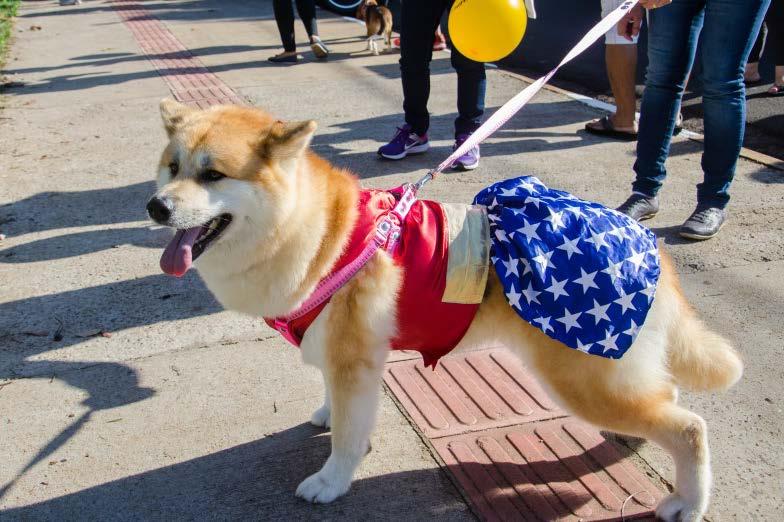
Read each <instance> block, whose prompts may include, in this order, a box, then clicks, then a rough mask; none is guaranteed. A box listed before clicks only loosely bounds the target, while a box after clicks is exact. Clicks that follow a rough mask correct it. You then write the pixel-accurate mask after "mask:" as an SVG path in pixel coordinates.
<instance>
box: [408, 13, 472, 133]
mask: <svg viewBox="0 0 784 522" xmlns="http://www.w3.org/2000/svg"><path fill="white" fill-rule="evenodd" d="M451 5H452V0H404V1H403V12H402V15H401V29H400V76H401V78H402V80H403V111H404V112H405V114H406V123H408V124H409V125H411V128H412V130H413V131H414V132H416V133H417V134H424V133H426V132H427V129H428V128H429V127H430V114H429V113H428V111H427V100H428V98H430V61H431V60H432V59H433V36H434V33H435V31H436V27H438V24H439V23H440V22H441V16H442V15H443V14H444V11H445V10H446V9H448V8H449V7H451ZM452 67H454V68H455V71H457V113H458V116H457V119H456V120H455V137H457V135H459V134H470V133H472V132H474V131H475V130H476V129H477V128H478V127H479V125H480V124H481V121H482V114H484V111H485V89H486V85H487V80H486V79H485V64H483V63H479V62H475V61H473V60H469V59H468V58H466V57H465V56H463V55H462V54H460V52H459V51H458V50H457V49H455V48H452Z"/></svg>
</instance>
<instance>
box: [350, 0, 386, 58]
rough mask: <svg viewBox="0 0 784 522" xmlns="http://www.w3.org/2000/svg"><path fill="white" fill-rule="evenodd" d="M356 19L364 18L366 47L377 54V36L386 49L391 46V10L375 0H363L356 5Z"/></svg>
mask: <svg viewBox="0 0 784 522" xmlns="http://www.w3.org/2000/svg"><path fill="white" fill-rule="evenodd" d="M356 17H357V19H359V20H364V22H365V27H366V28H367V49H368V50H369V51H372V52H373V54H375V55H378V53H379V49H378V37H382V38H383V39H384V42H385V43H386V44H387V49H389V48H390V47H391V46H392V11H390V10H389V8H387V7H385V6H383V5H378V2H377V1H376V0H365V1H364V2H362V3H361V4H360V5H359V7H357V14H356Z"/></svg>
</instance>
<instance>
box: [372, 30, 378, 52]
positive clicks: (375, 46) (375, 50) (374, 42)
mask: <svg viewBox="0 0 784 522" xmlns="http://www.w3.org/2000/svg"><path fill="white" fill-rule="evenodd" d="M373 54H374V55H376V56H378V36H375V35H374V36H373Z"/></svg>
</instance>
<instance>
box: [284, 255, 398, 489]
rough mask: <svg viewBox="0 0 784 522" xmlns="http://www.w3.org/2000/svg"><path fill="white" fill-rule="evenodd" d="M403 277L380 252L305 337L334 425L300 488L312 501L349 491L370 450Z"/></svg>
mask: <svg viewBox="0 0 784 522" xmlns="http://www.w3.org/2000/svg"><path fill="white" fill-rule="evenodd" d="M400 280H401V273H400V269H399V268H398V267H397V266H396V265H395V263H394V262H393V261H392V260H391V259H390V258H389V257H387V256H386V255H378V256H376V257H375V258H374V259H373V260H371V261H370V262H369V263H368V264H367V265H365V267H364V268H363V269H362V272H361V273H360V274H358V275H357V276H355V277H354V278H353V279H352V280H351V281H350V282H349V283H348V284H347V285H346V286H344V287H343V288H342V289H341V290H340V291H339V292H338V293H336V294H335V295H334V296H333V297H332V300H331V301H330V303H329V305H327V307H326V308H325V309H324V311H322V312H321V315H320V316H319V318H318V319H316V321H315V322H314V323H313V324H312V325H311V327H310V330H309V332H308V334H307V335H306V337H305V339H304V340H303V344H302V352H303V358H304V357H305V356H306V355H307V356H308V360H309V361H310V362H309V364H316V365H317V366H319V367H320V368H322V369H323V372H324V377H325V380H326V381H327V387H328V389H329V403H330V424H331V426H332V453H331V454H330V456H329V458H328V459H327V462H326V463H325V464H324V467H322V468H321V470H320V471H319V472H318V473H315V474H313V475H311V476H310V477H308V478H306V479H305V480H304V481H303V482H302V483H301V484H300V485H299V487H298V488H297V496H299V497H302V498H304V499H306V500H308V501H310V502H321V503H326V502H332V501H333V500H335V499H336V498H337V497H339V496H340V495H342V494H344V493H346V492H347V491H348V489H349V487H351V479H352V478H353V476H354V471H355V470H356V469H357V466H359V463H360V462H361V461H362V458H363V457H364V456H365V455H366V454H367V452H368V450H369V449H370V433H371V431H372V430H373V426H374V425H375V423H376V411H377V409H378V400H379V393H380V390H381V374H382V372H383V370H384V362H385V361H386V358H387V355H388V354H389V340H390V339H392V338H393V337H394V334H395V330H396V324H395V314H394V310H395V306H396V299H397V290H398V288H399V287H400ZM306 362H307V361H306Z"/></svg>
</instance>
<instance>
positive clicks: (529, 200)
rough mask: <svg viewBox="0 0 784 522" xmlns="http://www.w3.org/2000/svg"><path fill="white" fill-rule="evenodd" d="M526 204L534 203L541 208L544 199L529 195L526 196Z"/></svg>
mask: <svg viewBox="0 0 784 522" xmlns="http://www.w3.org/2000/svg"><path fill="white" fill-rule="evenodd" d="M525 204H526V205H533V206H535V207H536V209H537V210H539V205H541V204H542V200H541V199H539V198H536V197H534V196H528V197H527V198H525Z"/></svg>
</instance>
